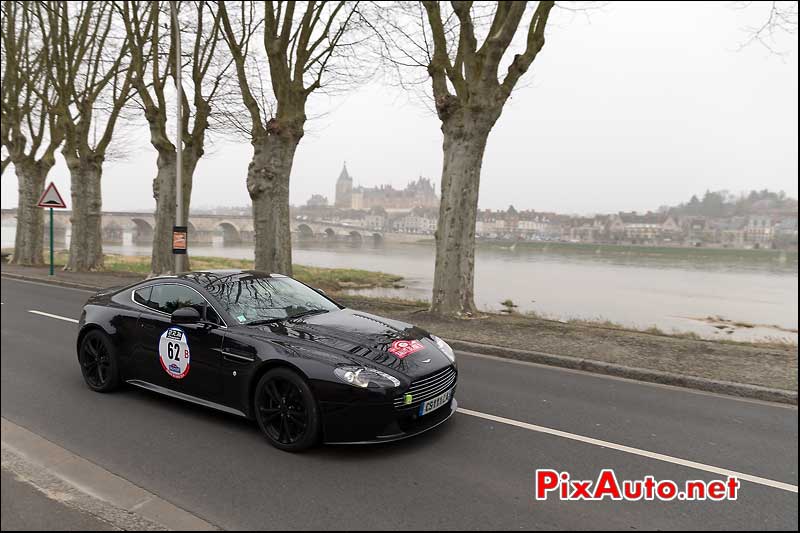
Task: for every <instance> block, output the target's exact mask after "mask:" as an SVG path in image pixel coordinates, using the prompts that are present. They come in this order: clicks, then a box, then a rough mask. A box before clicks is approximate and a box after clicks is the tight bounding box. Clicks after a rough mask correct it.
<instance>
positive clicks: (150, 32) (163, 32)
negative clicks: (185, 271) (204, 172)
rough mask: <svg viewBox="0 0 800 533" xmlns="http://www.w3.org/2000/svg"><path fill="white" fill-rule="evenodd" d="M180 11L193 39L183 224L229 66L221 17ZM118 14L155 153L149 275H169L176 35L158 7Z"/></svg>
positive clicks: (190, 6)
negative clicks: (171, 106)
mask: <svg viewBox="0 0 800 533" xmlns="http://www.w3.org/2000/svg"><path fill="white" fill-rule="evenodd" d="M181 7H183V9H182V10H181V11H182V13H183V15H184V17H183V19H182V20H181V26H182V27H183V26H185V30H184V29H183V28H182V29H181V31H182V33H186V34H189V35H190V36H191V39H192V43H191V46H189V47H188V49H189V50H190V54H189V57H188V61H189V65H188V71H189V72H190V74H191V76H190V80H189V83H190V85H191V87H190V90H189V91H188V92H189V94H191V100H190V99H189V98H188V97H187V96H186V94H187V91H183V95H184V96H183V100H182V102H181V106H182V109H183V113H182V117H181V118H182V124H181V137H182V139H181V140H182V142H183V146H184V149H183V175H182V179H183V198H184V202H183V220H188V215H189V200H190V198H191V192H192V177H193V175H194V171H195V168H196V167H197V163H198V161H199V160H200V158H201V157H202V156H203V154H204V151H205V143H206V134H207V131H208V130H209V128H210V127H211V125H212V123H211V115H212V109H213V107H214V106H215V105H216V104H217V100H218V99H220V98H224V97H226V96H227V95H226V94H225V93H224V91H223V89H224V87H225V85H226V84H225V76H226V75H227V71H228V69H229V67H230V65H231V64H232V62H231V60H230V59H226V58H223V57H221V54H220V50H219V49H218V45H219V44H221V43H220V39H221V34H220V25H219V17H217V16H215V15H214V13H212V11H211V9H210V8H209V6H208V3H207V2H204V1H198V2H184V5H183V6H181ZM119 9H120V11H121V13H122V19H123V21H124V25H125V30H126V32H127V34H128V38H129V39H130V41H131V68H132V69H134V70H135V72H136V77H135V80H136V81H135V89H136V92H137V96H138V103H139V105H141V108H142V109H143V111H144V116H145V119H146V120H147V123H148V126H149V128H150V143H151V144H152V145H153V147H154V148H155V149H156V152H158V162H157V164H158V173H157V175H156V177H155V179H154V180H153V197H154V198H155V200H156V212H155V219H156V224H155V232H154V237H153V253H152V261H151V266H150V269H151V273H152V274H164V273H171V272H174V270H175V258H174V255H173V254H172V233H171V230H172V226H173V225H174V224H175V220H176V217H175V215H176V194H175V193H176V190H175V188H176V184H175V171H176V164H177V163H176V147H175V144H174V142H173V141H172V140H171V139H170V135H169V134H168V132H167V122H168V120H167V114H168V113H167V111H168V109H167V105H168V102H167V96H168V87H166V80H167V78H168V77H169V76H170V75H172V76H173V77H174V75H175V44H176V43H175V32H174V31H169V30H168V28H170V27H171V26H172V24H171V22H169V15H168V14H167V13H165V12H163V11H162V9H161V8H160V7H159V3H158V2H150V1H146V2H145V1H129V2H121V3H120V4H119ZM223 46H224V45H223ZM186 267H187V268H188V264H187V265H186Z"/></svg>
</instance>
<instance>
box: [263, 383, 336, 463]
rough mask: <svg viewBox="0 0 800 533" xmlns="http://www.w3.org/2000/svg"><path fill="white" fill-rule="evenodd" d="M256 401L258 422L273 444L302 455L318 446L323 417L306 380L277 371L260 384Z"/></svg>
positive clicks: (280, 448)
mask: <svg viewBox="0 0 800 533" xmlns="http://www.w3.org/2000/svg"><path fill="white" fill-rule="evenodd" d="M254 394H255V396H254V398H253V406H254V411H255V418H256V422H258V427H259V428H261V432H262V433H263V434H264V436H265V437H266V438H267V440H268V441H269V443H270V444H272V445H273V446H275V447H276V448H278V449H279V450H284V451H287V452H301V451H303V450H307V449H309V448H311V447H312V446H314V445H316V444H317V443H318V442H319V437H320V434H321V429H320V427H321V417H320V413H319V409H318V407H317V402H316V399H315V398H314V393H313V392H311V387H309V386H308V383H306V380H305V379H303V378H302V377H301V376H300V375H298V374H297V373H296V372H294V371H292V370H289V369H288V368H275V369H273V370H270V371H268V372H267V373H266V374H264V375H263V376H262V377H261V379H260V380H259V381H258V384H257V385H256V389H255V393H254Z"/></svg>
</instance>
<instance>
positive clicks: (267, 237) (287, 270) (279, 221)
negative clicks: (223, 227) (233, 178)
mask: <svg viewBox="0 0 800 533" xmlns="http://www.w3.org/2000/svg"><path fill="white" fill-rule="evenodd" d="M299 142H300V139H299V138H297V137H295V136H288V135H267V136H266V137H264V138H262V139H260V140H259V141H255V142H254V143H253V148H254V153H253V159H252V161H251V162H250V165H249V167H248V169H247V190H248V192H249V193H250V199H251V200H252V201H253V226H254V228H255V259H256V261H255V268H256V270H264V271H267V272H274V273H278V274H286V275H287V276H290V275H291V274H292V234H291V227H290V225H289V178H290V176H291V173H292V163H293V162H294V154H295V151H296V150H297V145H298V143H299Z"/></svg>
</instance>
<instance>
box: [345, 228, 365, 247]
mask: <svg viewBox="0 0 800 533" xmlns="http://www.w3.org/2000/svg"><path fill="white" fill-rule="evenodd" d="M347 241H348V242H349V243H350V244H352V245H357V246H360V245H361V244H362V243H363V242H364V237H362V236H361V233H360V232H358V231H356V230H352V231H351V232H350V233H348V234H347Z"/></svg>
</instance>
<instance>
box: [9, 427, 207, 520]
mask: <svg viewBox="0 0 800 533" xmlns="http://www.w3.org/2000/svg"><path fill="white" fill-rule="evenodd" d="M0 423H1V424H2V452H3V468H4V469H6V470H8V471H9V472H11V473H13V474H14V475H15V476H16V477H17V479H19V480H20V481H22V482H24V483H28V484H29V485H32V486H33V487H34V488H36V489H37V490H38V491H40V492H42V493H43V494H44V495H45V496H47V497H48V498H51V499H53V500H55V501H58V502H61V503H63V504H65V505H69V506H71V507H74V508H77V509H79V510H81V511H84V512H87V513H89V514H91V515H93V516H96V517H97V518H99V519H100V520H103V521H105V522H108V523H110V524H111V525H113V526H115V527H120V528H121V529H131V528H132V526H136V527H134V528H142V527H144V528H145V529H150V530H157V529H161V528H164V529H167V530H183V531H217V530H219V529H220V528H219V527H217V526H215V525H213V524H211V523H210V522H207V521H206V520H203V519H202V518H200V517H198V516H196V515H194V514H192V513H190V512H188V511H186V510H185V509H182V508H180V507H178V506H176V505H174V504H172V503H170V502H168V501H167V500H164V499H163V498H161V497H159V496H157V495H156V494H153V493H152V492H150V491H148V490H146V489H143V488H142V487H139V486H138V485H135V484H134V483H131V482H130V481H128V480H126V479H124V478H122V477H121V476H118V475H117V474H114V473H113V472H110V471H108V470H106V469H104V468H102V467H100V466H98V465H97V464H95V463H92V462H91V461H89V460H87V459H84V458H83V457H81V456H79V455H77V454H74V453H72V452H70V451H69V450H67V449H66V448H62V447H61V446H59V445H57V444H55V443H53V442H52V441H49V440H48V439H46V438H44V437H42V436H40V435H37V434H36V433H34V432H32V431H30V430H28V429H25V428H24V427H22V426H19V425H17V424H15V423H14V422H11V421H10V420H8V419H6V418H5V417H2V419H1V420H0ZM54 487H55V491H54Z"/></svg>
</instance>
